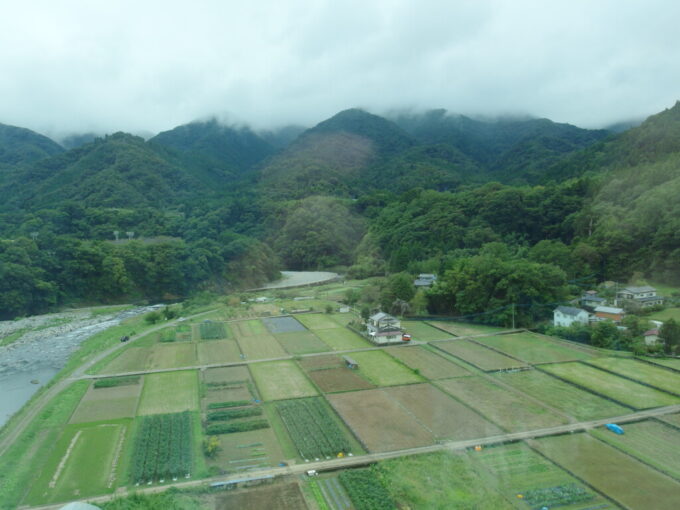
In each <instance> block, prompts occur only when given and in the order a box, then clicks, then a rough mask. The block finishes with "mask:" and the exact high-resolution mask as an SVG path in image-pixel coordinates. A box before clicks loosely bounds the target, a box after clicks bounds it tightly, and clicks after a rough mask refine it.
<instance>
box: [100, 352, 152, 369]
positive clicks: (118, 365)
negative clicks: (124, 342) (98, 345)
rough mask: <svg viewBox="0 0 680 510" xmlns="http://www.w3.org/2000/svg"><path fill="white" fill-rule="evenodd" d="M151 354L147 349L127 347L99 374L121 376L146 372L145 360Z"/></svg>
mask: <svg viewBox="0 0 680 510" xmlns="http://www.w3.org/2000/svg"><path fill="white" fill-rule="evenodd" d="M150 354H151V349H150V348H148V347H128V348H127V349H124V350H123V351H122V352H121V353H120V355H118V356H117V357H115V358H114V359H112V360H111V362H110V363H108V364H107V365H106V366H105V367H104V368H103V369H101V370H100V371H99V372H100V373H102V374H123V373H126V372H140V371H142V370H146V360H147V358H148V357H149V355H150Z"/></svg>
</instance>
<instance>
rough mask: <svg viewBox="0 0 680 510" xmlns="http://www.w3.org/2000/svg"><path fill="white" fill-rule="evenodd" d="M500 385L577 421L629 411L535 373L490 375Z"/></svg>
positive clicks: (522, 372)
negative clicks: (543, 403) (517, 391)
mask: <svg viewBox="0 0 680 510" xmlns="http://www.w3.org/2000/svg"><path fill="white" fill-rule="evenodd" d="M494 376H495V377H496V378H497V379H498V380H499V381H501V382H504V383H506V384H509V385H510V386H512V387H513V388H517V389H518V390H520V391H522V392H524V393H526V394H527V395H530V396H532V397H534V398H536V399H538V400H540V401H542V402H545V403H546V404H548V405H549V406H551V407H554V408H556V409H559V410H560V411H562V412H564V413H566V414H568V415H569V416H572V417H573V418H575V419H577V420H595V419H598V418H605V417H607V416H621V415H624V414H628V413H630V408H628V407H624V406H622V405H619V404H616V403H615V402H612V401H611V400H607V399H605V398H602V397H599V396H597V395H595V394H593V393H590V392H588V391H585V390H582V389H580V388H578V387H576V386H574V385H573V384H569V383H567V382H564V381H562V380H560V379H557V378H555V377H551V376H549V375H547V374H545V373H543V372H540V371H538V370H524V371H521V372H514V373H503V374H500V373H499V374H494Z"/></svg>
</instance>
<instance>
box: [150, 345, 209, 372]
mask: <svg viewBox="0 0 680 510" xmlns="http://www.w3.org/2000/svg"><path fill="white" fill-rule="evenodd" d="M197 364H198V360H197V359H196V345H195V344H193V343H177V344H174V343H172V344H156V345H154V346H153V347H152V348H151V353H150V354H149V357H148V358H147V361H146V368H148V369H151V370H154V369H158V368H182V367H192V366H196V365H197Z"/></svg>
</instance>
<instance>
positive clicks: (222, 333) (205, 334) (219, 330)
mask: <svg viewBox="0 0 680 510" xmlns="http://www.w3.org/2000/svg"><path fill="white" fill-rule="evenodd" d="M199 330H200V333H201V340H217V339H218V338H226V337H227V331H226V329H225V327H224V323H222V322H212V321H205V322H201V325H200V326H199Z"/></svg>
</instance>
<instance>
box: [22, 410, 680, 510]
mask: <svg viewBox="0 0 680 510" xmlns="http://www.w3.org/2000/svg"><path fill="white" fill-rule="evenodd" d="M677 412H680V405H674V406H667V407H660V408H656V409H648V410H646V411H639V412H636V413H631V414H626V415H623V416H616V417H613V418H606V419H601V420H590V421H582V422H578V423H570V424H567V425H559V426H557V427H547V428H542V429H535V430H528V431H524V432H513V433H508V434H499V435H496V436H489V437H484V438H480V439H469V440H465V441H446V442H441V443H438V444H434V445H430V446H421V447H418V448H409V449H404V450H393V451H389V452H381V453H369V454H366V455H357V456H354V457H345V458H342V459H328V460H321V461H317V462H306V463H302V464H294V465H292V466H285V467H274V468H264V469H259V470H253V471H248V473H239V474H234V475H231V476H218V477H213V478H203V479H201V480H190V481H187V482H177V483H174V484H171V485H162V486H151V487H141V488H140V487H138V488H136V492H143V493H150V492H160V491H164V490H166V489H168V488H169V487H171V486H173V487H178V488H189V487H199V486H206V487H207V486H208V485H209V484H210V483H214V482H229V481H233V480H239V479H243V478H244V477H260V476H261V477H264V476H286V475H301V474H304V473H306V472H307V471H308V470H310V469H314V470H316V471H317V472H322V471H332V470H336V469H346V468H351V467H358V466H365V465H367V464H372V463H375V462H378V461H381V460H388V459H394V458H398V457H407V456H411V455H422V454H424V453H434V452H440V451H456V450H465V449H468V448H474V447H475V446H492V445H495V444H499V443H508V442H512V441H523V440H527V439H536V438H541V437H547V436H554V435H558V434H568V433H574V432H582V431H585V430H589V429H593V428H596V427H601V426H603V425H605V424H606V423H619V424H625V423H630V422H635V421H639V420H643V419H646V418H652V417H656V416H663V415H666V414H671V413H677ZM121 494H123V493H122V492H120V493H118V494H117V495H121ZM111 498H113V495H109V496H101V497H98V498H90V499H88V500H87V501H89V502H92V503H97V502H102V501H108V500H109V499H111ZM83 501H85V500H83ZM62 505H63V504H62ZM62 505H46V506H37V507H26V508H31V509H33V510H56V509H59V508H61V506H62Z"/></svg>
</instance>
